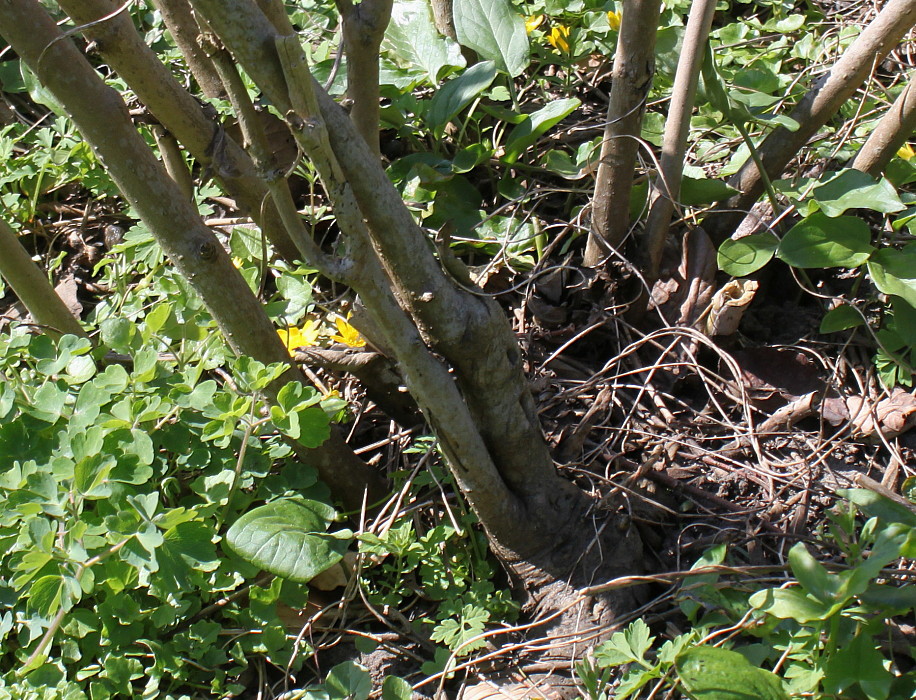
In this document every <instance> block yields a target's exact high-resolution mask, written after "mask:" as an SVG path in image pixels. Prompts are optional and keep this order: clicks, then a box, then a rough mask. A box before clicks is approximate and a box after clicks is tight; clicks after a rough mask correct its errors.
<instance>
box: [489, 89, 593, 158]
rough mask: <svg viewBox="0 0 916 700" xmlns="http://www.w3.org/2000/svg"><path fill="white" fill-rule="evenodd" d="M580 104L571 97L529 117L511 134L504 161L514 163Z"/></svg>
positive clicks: (507, 141)
mask: <svg viewBox="0 0 916 700" xmlns="http://www.w3.org/2000/svg"><path fill="white" fill-rule="evenodd" d="M580 104H581V102H579V100H577V99H576V98H575V97H570V98H567V99H565V100H556V101H554V102H551V103H550V104H548V105H547V106H546V107H542V108H541V109H539V110H538V111H537V112H534V113H532V114H529V115H527V116H526V117H525V119H524V120H522V122H521V123H520V124H519V125H518V126H516V127H515V128H514V129H512V133H511V134H509V138H508V139H507V140H506V153H505V155H504V156H503V161H505V162H506V163H514V162H515V161H516V160H518V157H519V156H520V155H521V154H522V153H524V152H525V150H526V149H527V148H528V147H529V146H530V145H531V144H533V143H534V142H535V141H537V140H538V139H539V138H540V137H541V136H542V135H543V134H544V133H545V132H546V131H547V130H548V129H550V128H551V127H552V126H554V125H555V124H556V123H557V122H559V121H560V120H561V119H564V118H565V117H567V116H569V115H570V114H572V112H573V111H575V109H576V108H577V107H578V106H579V105H580Z"/></svg>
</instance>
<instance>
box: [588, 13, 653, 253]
mask: <svg viewBox="0 0 916 700" xmlns="http://www.w3.org/2000/svg"><path fill="white" fill-rule="evenodd" d="M660 4H661V2H660V0H639V1H638V2H634V3H631V4H629V5H628V6H627V11H626V12H624V13H623V18H622V19H621V26H620V35H619V36H618V37H617V52H616V53H615V54H614V72H613V75H612V82H611V101H610V104H609V105H608V108H607V124H606V125H605V127H604V140H603V141H602V142H601V160H600V162H599V165H598V175H597V177H596V179H595V194H594V197H593V198H592V228H591V231H590V235H589V237H588V244H587V246H586V248H585V256H584V258H583V260H582V264H583V265H587V266H588V267H595V266H596V265H598V264H599V263H600V262H601V261H602V260H604V259H606V258H607V257H608V255H610V254H611V253H612V251H613V250H614V249H615V248H617V247H618V246H620V244H621V243H622V242H623V239H624V237H625V236H626V234H627V231H628V230H629V227H630V190H631V189H632V187H633V173H634V172H635V171H636V155H637V153H638V151H639V144H640V138H641V135H642V118H643V114H644V113H645V111H646V97H647V96H648V94H649V87H650V86H651V84H652V76H653V75H654V74H655V34H656V30H657V29H658V8H659V6H660Z"/></svg>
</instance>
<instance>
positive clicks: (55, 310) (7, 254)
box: [0, 219, 86, 338]
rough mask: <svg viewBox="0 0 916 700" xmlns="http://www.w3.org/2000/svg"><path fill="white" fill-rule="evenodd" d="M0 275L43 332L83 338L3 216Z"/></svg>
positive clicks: (74, 321) (45, 276) (81, 329)
mask: <svg viewBox="0 0 916 700" xmlns="http://www.w3.org/2000/svg"><path fill="white" fill-rule="evenodd" d="M0 275H2V276H3V279H5V280H6V281H7V283H9V285H10V287H12V288H13V292H15V294H16V296H17V297H19V301H21V302H22V303H23V304H24V305H25V308H27V309H28V310H29V313H30V314H31V315H32V318H33V319H34V321H35V323H37V324H39V325H42V326H44V327H45V328H44V330H45V331H46V332H48V333H51V334H52V335H55V336H57V335H62V334H64V333H70V334H72V335H78V336H80V337H83V338H85V337H86V331H84V330H83V327H82V326H81V325H80V324H79V320H77V319H76V318H75V317H74V316H73V314H72V313H70V309H68V308H67V305H66V304H64V302H63V300H62V299H61V298H60V297H59V296H57V292H55V291H54V288H53V287H52V286H51V283H50V282H48V277H47V275H45V273H44V272H43V271H42V270H41V269H39V267H38V265H36V264H35V263H34V262H33V261H32V258H31V256H30V255H29V254H28V252H27V251H26V249H25V248H23V247H22V243H20V242H19V237H18V236H17V235H16V232H15V231H14V230H13V229H12V228H11V227H10V225H9V224H8V223H6V222H5V221H4V220H3V219H0Z"/></svg>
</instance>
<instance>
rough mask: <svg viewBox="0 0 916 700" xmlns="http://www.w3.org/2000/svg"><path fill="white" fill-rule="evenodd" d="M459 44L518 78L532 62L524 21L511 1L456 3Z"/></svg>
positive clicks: (468, 1) (463, 1)
mask: <svg viewBox="0 0 916 700" xmlns="http://www.w3.org/2000/svg"><path fill="white" fill-rule="evenodd" d="M453 12H454V16H455V33H456V34H457V35H458V41H459V42H460V43H461V44H462V45H464V46H467V47H468V48H469V49H473V50H474V51H476V52H477V53H478V54H479V55H480V56H481V57H482V58H485V59H487V60H489V61H493V62H494V63H495V64H496V68H497V69H498V70H500V71H501V72H503V73H508V74H509V76H510V77H512V78H515V77H517V76H518V75H520V74H521V73H522V71H524V70H525V68H526V67H527V66H528V61H529V48H528V34H527V33H526V32H525V20H524V19H522V16H521V15H520V14H518V13H517V12H516V11H515V8H513V7H512V4H511V3H510V2H509V0H454V6H453Z"/></svg>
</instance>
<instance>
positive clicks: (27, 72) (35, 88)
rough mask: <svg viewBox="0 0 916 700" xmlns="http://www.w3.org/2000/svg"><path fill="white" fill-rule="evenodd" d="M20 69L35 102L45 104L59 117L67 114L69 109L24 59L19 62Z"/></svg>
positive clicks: (30, 95)
mask: <svg viewBox="0 0 916 700" xmlns="http://www.w3.org/2000/svg"><path fill="white" fill-rule="evenodd" d="M19 70H20V71H21V72H22V83H23V85H25V88H26V90H28V91H29V97H31V98H32V100H33V101H34V102H37V103H38V104H40V105H44V106H45V107H47V108H48V109H50V110H51V111H52V112H54V114H56V115H57V116H58V117H66V116H67V110H66V109H64V108H63V106H62V105H61V104H60V102H58V101H57V98H56V97H54V95H53V94H52V92H51V91H50V90H48V88H46V87H45V86H44V85H42V84H41V82H40V81H39V80H38V77H37V76H36V75H35V74H34V73H33V72H32V69H31V68H29V67H28V66H27V65H26V64H25V62H24V61H20V62H19Z"/></svg>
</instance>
